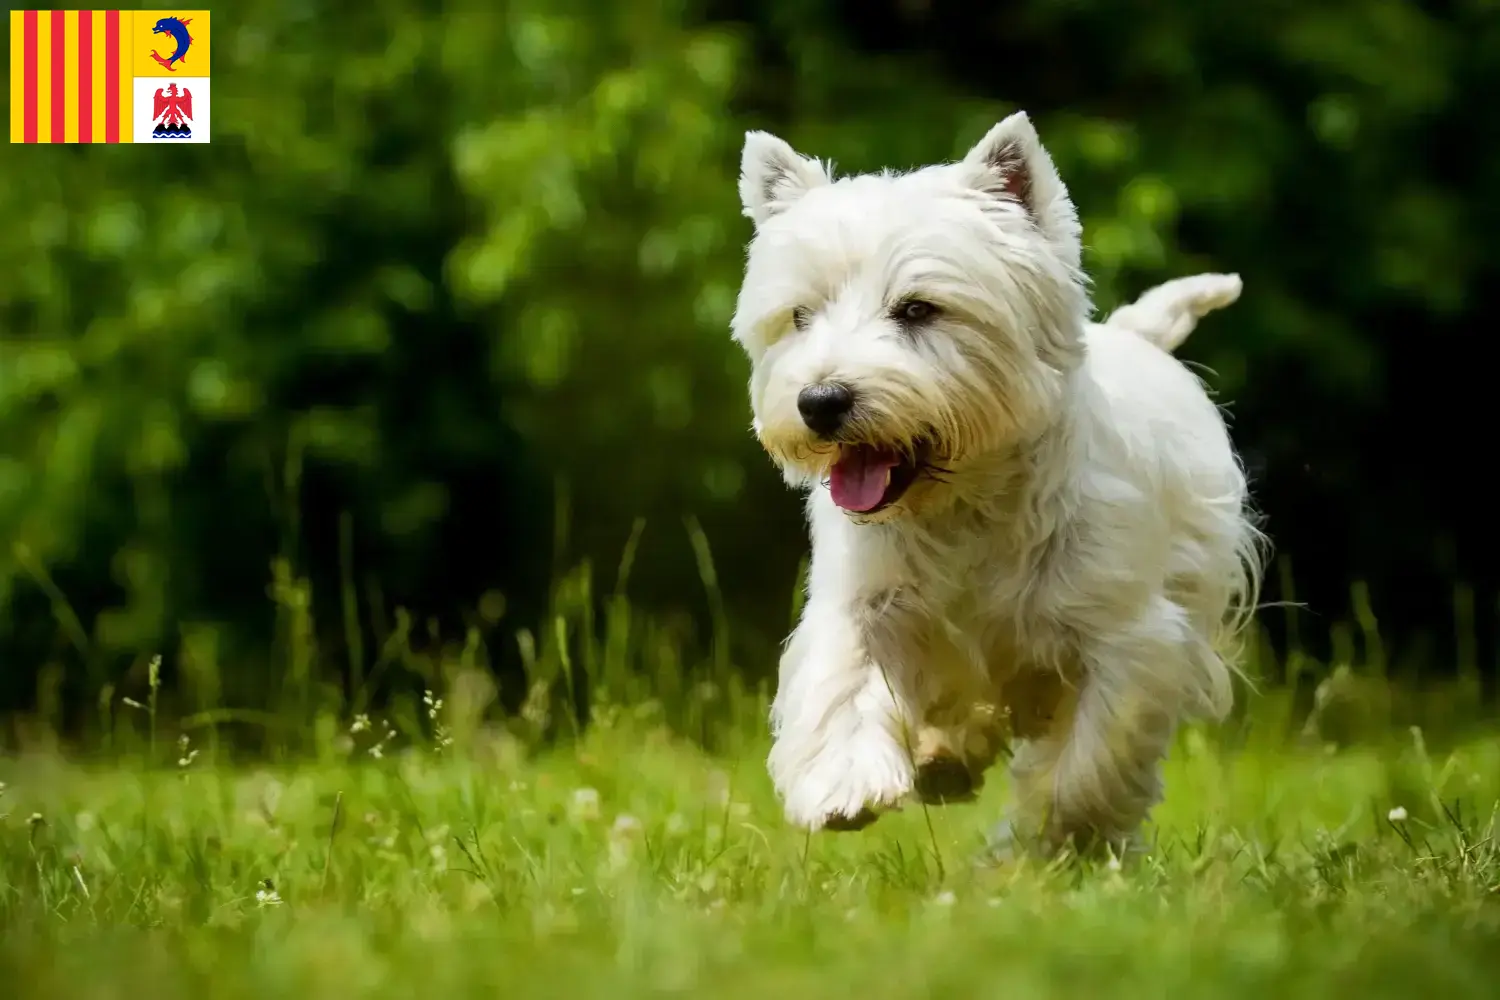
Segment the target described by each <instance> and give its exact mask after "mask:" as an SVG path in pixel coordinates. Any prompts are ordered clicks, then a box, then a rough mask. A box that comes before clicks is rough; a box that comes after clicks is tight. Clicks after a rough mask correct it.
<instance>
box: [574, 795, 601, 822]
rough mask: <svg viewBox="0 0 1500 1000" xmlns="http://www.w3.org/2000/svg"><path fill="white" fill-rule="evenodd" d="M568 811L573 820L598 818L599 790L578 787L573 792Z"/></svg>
mask: <svg viewBox="0 0 1500 1000" xmlns="http://www.w3.org/2000/svg"><path fill="white" fill-rule="evenodd" d="M568 813H569V814H570V815H571V816H572V817H573V819H575V820H591V819H598V818H599V792H598V790H597V789H594V788H580V789H578V790H577V791H575V792H574V793H573V799H572V801H571V802H570V803H569V805H568Z"/></svg>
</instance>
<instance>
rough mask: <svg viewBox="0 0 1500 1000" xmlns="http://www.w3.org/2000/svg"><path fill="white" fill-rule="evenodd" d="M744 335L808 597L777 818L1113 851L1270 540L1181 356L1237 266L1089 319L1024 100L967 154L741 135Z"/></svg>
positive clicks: (792, 654)
mask: <svg viewBox="0 0 1500 1000" xmlns="http://www.w3.org/2000/svg"><path fill="white" fill-rule="evenodd" d="M739 188H740V196H741V199H742V201H743V203H744V210H745V214H746V215H747V216H749V217H750V218H751V219H752V220H753V221H754V224H755V234H754V237H753V239H752V241H751V243H750V247H749V259H748V264H747V267H746V273H745V278H744V284H743V287H742V288H741V291H740V295H739V301H738V305H737V308H736V311H735V315H734V319H733V323H732V326H733V334H734V339H735V340H736V341H737V342H739V343H740V344H741V345H742V346H743V348H744V349H745V351H746V352H747V353H748V354H749V356H750V359H751V362H752V366H753V372H752V375H751V378H750V400H751V404H752V409H753V411H754V423H753V427H754V431H755V434H756V435H757V437H758V438H759V440H760V442H761V443H762V445H763V446H764V447H765V448H766V450H767V451H768V452H769V453H770V455H771V456H772V458H773V459H774V460H775V462H776V463H777V465H779V466H780V468H781V469H782V471H783V473H784V475H785V477H786V479H787V481H788V483H790V484H791V485H793V486H797V487H801V488H804V489H806V490H807V491H808V500H807V513H808V520H809V522H810V525H811V534H812V560H811V566H810V569H809V574H808V592H807V601H806V604H805V606H804V608H803V612H802V617H801V620H800V622H799V624H798V625H797V627H796V629H795V631H794V632H793V633H792V635H791V637H790V638H789V640H788V642H787V646H786V650H785V653H784V656H783V658H782V661H781V665H780V678H779V683H778V689H777V692H776V697H775V701H774V704H773V707H772V711H771V723H772V730H773V734H774V738H775V739H774V745H773V748H772V750H771V754H770V759H769V766H770V772H771V777H772V780H773V781H774V783H775V786H776V789H777V791H778V792H779V794H780V795H781V797H782V799H783V801H784V803H785V808H786V813H787V816H788V819H789V820H791V821H792V822H793V823H796V824H798V825H800V826H803V827H806V828H809V829H820V828H830V829H853V828H858V827H860V826H863V825H865V824H866V823H868V822H870V821H871V820H873V819H874V818H875V817H876V815H877V814H878V813H879V812H880V811H881V810H882V809H890V808H899V807H900V805H901V804H902V803H903V802H905V801H908V800H910V799H912V798H918V799H920V800H922V801H926V802H943V801H955V800H961V799H964V798H969V797H972V795H973V793H974V792H975V791H976V790H977V789H978V788H979V786H980V783H981V782H982V780H983V775H984V772H985V771H986V769H987V768H989V766H990V765H991V764H993V763H994V762H995V760H996V759H997V758H998V757H999V756H1000V755H1001V754H1002V753H1005V754H1007V755H1008V756H1009V758H1010V771H1011V775H1012V779H1013V782H1014V791H1015V795H1014V799H1015V804H1014V807H1013V812H1012V815H1011V816H1010V817H1009V818H1008V820H1007V821H1006V822H1005V823H1003V824H1002V825H1001V827H1000V833H999V835H998V836H999V840H1000V843H999V845H998V846H1000V847H1006V846H1008V847H1009V848H1010V849H1012V850H1015V849H1020V848H1024V849H1035V850H1038V851H1040V852H1041V853H1052V852H1054V851H1055V850H1056V849H1058V848H1060V847H1062V846H1063V845H1064V844H1067V843H1069V842H1071V843H1072V844H1073V845H1074V847H1075V848H1077V849H1080V850H1082V849H1085V847H1087V846H1091V845H1094V846H1096V845H1099V844H1101V843H1109V844H1112V845H1118V846H1122V847H1123V846H1125V845H1126V844H1127V842H1128V841H1129V840H1130V839H1131V837H1132V835H1133V834H1134V832H1135V831H1136V830H1137V829H1138V827H1139V825H1140V823H1141V822H1142V820H1143V819H1144V818H1145V816H1146V814H1147V812H1148V811H1149V810H1150V808H1151V807H1152V806H1153V805H1154V804H1155V803H1156V802H1157V800H1158V799H1159V797H1160V794H1161V784H1160V764H1161V761H1162V759H1163V757H1164V756H1165V754H1166V752H1167V749H1168V744H1169V743H1170V741H1171V739H1172V737H1173V733H1174V730H1175V729H1176V727H1177V725H1178V724H1179V723H1181V722H1182V721H1184V720H1186V719H1190V718H1212V719H1218V718H1222V717H1223V716H1224V714H1225V713H1226V712H1227V711H1228V710H1229V708H1230V706H1231V703H1232V700H1233V686H1232V674H1233V671H1232V667H1231V665H1230V661H1229V660H1228V659H1227V658H1226V657H1227V656H1228V653H1227V649H1226V646H1225V644H1224V640H1226V639H1230V638H1232V637H1233V636H1234V635H1235V634H1236V633H1237V632H1238V631H1239V629H1240V628H1241V627H1242V626H1243V624H1244V623H1245V622H1246V621H1247V619H1248V618H1249V615H1250V614H1251V613H1252V612H1253V609H1254V599H1255V594H1256V591H1257V587H1258V582H1259V579H1260V570H1261V566H1262V551H1261V541H1262V537H1263V536H1261V534H1260V533H1259V532H1258V531H1257V529H1256V527H1255V523H1254V517H1253V515H1252V512H1251V510H1250V508H1249V505H1248V495H1247V487H1246V479H1245V475H1244V473H1243V470H1242V467H1241V465H1240V463H1239V461H1238V459H1237V457H1236V455H1235V453H1234V450H1233V448H1232V445H1231V443H1230V440H1229V436H1228V433H1227V431H1226V429H1225V426H1224V421H1223V419H1222V417H1221V415H1220V413H1219V410H1218V408H1217V407H1216V406H1215V405H1214V403H1213V402H1212V401H1211V400H1210V398H1209V396H1208V394H1207V393H1206V392H1205V390H1204V387H1203V385H1202V384H1201V383H1200V381H1199V380H1198V378H1197V377H1195V376H1194V374H1193V373H1192V372H1190V371H1189V370H1188V369H1187V368H1186V367H1184V366H1183V365H1182V364H1181V363H1180V362H1179V361H1177V360H1176V359H1175V358H1173V357H1172V356H1171V354H1170V353H1169V352H1170V351H1171V350H1172V349H1173V348H1174V347H1176V346H1177V344H1179V343H1180V342H1181V341H1182V340H1183V339H1184V338H1185V337H1186V336H1187V334H1188V333H1189V332H1190V331H1191V330H1192V329H1193V327H1194V325H1195V324H1196V322H1197V320H1198V319H1199V318H1200V317H1201V316H1203V315H1204V314H1205V313H1207V312H1210V311H1212V310H1214V309H1217V308H1220V307H1222V306H1225V305H1228V304H1229V303H1231V302H1233V301H1234V300H1235V299H1236V298H1237V297H1238V296H1239V292H1240V280H1239V278H1238V277H1237V276H1235V275H1220V274H1203V275H1195V276H1192V277H1188V278H1183V279H1179V280H1177V281H1172V282H1169V283H1167V284H1165V285H1161V286H1159V287H1157V288H1155V289H1152V290H1151V291H1150V292H1148V293H1147V294H1146V295H1144V296H1142V297H1141V298H1140V299H1139V300H1138V301H1137V302H1135V303H1133V304H1131V305H1129V306H1126V307H1125V308H1123V309H1121V310H1119V311H1118V312H1116V313H1115V314H1114V315H1112V316H1111V317H1110V318H1109V319H1108V320H1106V321H1105V322H1104V323H1102V324H1101V323H1093V322H1090V318H1089V317H1090V315H1091V311H1092V305H1091V302H1090V299H1089V295H1088V290H1087V279H1086V278H1085V276H1084V274H1083V272H1082V270H1081V261H1080V252H1081V245H1080V227H1079V222H1078V214H1077V211H1076V209H1075V208H1074V206H1073V203H1072V201H1071V200H1070V199H1069V197H1068V193H1067V190H1066V188H1065V187H1064V186H1063V183H1062V180H1061V179H1060V178H1059V176H1058V174H1057V171H1056V169H1055V168H1054V166H1053V163H1052V159H1051V157H1050V156H1049V155H1048V153H1047V151H1046V150H1045V149H1044V148H1043V146H1042V144H1041V142H1040V140H1039V139H1038V138H1037V133H1036V130H1035V129H1034V128H1033V127H1032V124H1031V122H1030V120H1029V119H1028V118H1027V117H1026V115H1025V114H1024V113H1022V114H1015V115H1012V116H1011V117H1009V118H1007V119H1005V120H1004V121H1002V122H1001V123H1000V124H998V125H996V126H995V127H994V128H993V129H991V130H990V132H989V133H988V134H987V135H985V137H984V138H983V139H981V140H980V141H979V143H978V144H977V145H976V146H974V147H973V149H972V150H970V152H969V153H968V154H967V155H966V156H965V157H964V158H963V159H962V160H961V161H959V162H957V163H948V164H941V165H936V166H928V167H924V168H922V169H919V170H915V171H913V172H910V173H902V174H898V173H892V172H885V173H881V174H874V175H861V176H853V177H845V178H840V179H835V178H834V177H833V175H832V173H831V171H830V169H829V167H828V166H827V165H825V164H824V163H822V162H820V161H818V160H815V159H811V158H808V157H805V156H802V155H800V154H799V153H797V152H796V151H795V150H793V149H792V147H791V146H789V145H787V143H785V142H783V141H782V140H780V139H778V138H776V137H774V136H772V135H769V134H766V133H764V132H751V133H749V134H748V135H747V136H746V138H745V148H744V156H743V163H742V174H741V177H740V181H739Z"/></svg>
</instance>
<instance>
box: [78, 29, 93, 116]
mask: <svg viewBox="0 0 1500 1000" xmlns="http://www.w3.org/2000/svg"><path fill="white" fill-rule="evenodd" d="M78 141H79V142H93V141H94V12H93V11H91V10H80V11H79V12H78Z"/></svg>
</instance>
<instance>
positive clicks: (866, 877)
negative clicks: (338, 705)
mask: <svg viewBox="0 0 1500 1000" xmlns="http://www.w3.org/2000/svg"><path fill="white" fill-rule="evenodd" d="M1273 702H1274V699H1271V700H1268V702H1267V704H1272V703H1273ZM431 714H432V716H433V718H434V719H435V720H437V719H440V718H442V717H443V714H442V711H441V710H434V711H433V712H432V713H431ZM753 715H754V713H753V712H752V713H750V716H751V717H752V719H753ZM661 718H662V716H661V714H660V712H659V710H657V709H656V708H654V707H653V706H652V705H651V704H650V703H646V704H645V705H644V706H643V707H641V708H637V709H625V708H605V709H600V710H598V711H596V713H595V720H594V724H593V725H592V726H591V727H590V728H589V729H588V730H587V732H586V733H585V734H584V736H583V737H582V738H581V739H579V740H577V741H576V742H575V741H566V742H564V743H561V744H558V745H555V746H554V747H553V748H552V749H549V750H536V749H534V748H533V747H532V746H531V745H530V744H528V742H527V741H526V740H524V739H517V738H515V737H514V736H511V735H509V734H507V733H506V732H501V731H497V730H487V729H484V728H482V727H473V728H469V729H454V730H450V729H447V728H445V729H443V730H441V731H438V732H437V733H436V737H435V738H434V737H433V736H432V735H431V734H429V736H428V737H427V738H425V739H423V740H420V741H416V742H413V743H411V744H410V745H407V746H406V747H404V748H402V747H399V746H398V745H397V744H398V742H400V741H399V739H397V740H389V739H387V735H386V731H385V729H384V727H383V725H382V724H381V723H379V722H378V721H377V722H376V723H374V724H372V725H368V726H367V725H365V724H364V721H363V720H361V721H360V723H359V724H357V725H355V726H354V727H352V728H354V729H356V730H358V731H357V732H354V733H345V734H341V735H340V738H338V739H335V740H333V741H331V742H330V743H329V749H328V750H327V751H326V752H324V753H322V754H318V755H315V756H314V757H310V758H308V759H307V762H306V763H303V764H300V765H299V764H287V765H284V766H278V767H277V768H275V769H273V770H255V769H237V768H235V767H232V766H229V765H224V766H215V765H214V763H213V762H212V760H210V754H209V753H207V752H205V753H203V754H195V753H194V749H195V748H194V747H193V746H192V745H191V743H188V744H187V745H185V746H182V747H180V748H174V749H178V750H179V753H178V758H179V759H178V760H177V762H176V764H175V766H173V765H172V764H170V763H169V764H168V765H167V766H165V767H158V768H155V769H152V768H147V767H145V766H144V765H140V764H136V765H127V764H121V763H119V762H118V761H117V762H115V763H113V764H110V765H107V766H88V765H84V764H81V763H77V762H72V763H70V762H68V761H66V760H64V759H63V758H61V757H59V756H57V755H54V754H38V755H34V756H28V757H21V758H16V759H12V760H9V761H5V762H3V763H0V780H3V781H4V782H5V789H4V792H3V795H0V928H3V931H0V972H3V973H4V974H5V979H6V981H7V982H8V983H9V991H8V995H11V996H16V997H18V998H19V997H69V998H72V997H90V998H106V997H138V996H143V995H149V996H151V997H152V998H153V1000H155V998H162V1000H168V998H174V997H184V998H187V997H193V998H210V1000H217V998H231V997H247V998H248V997H256V998H264V997H297V998H307V1000H320V998H325V997H327V998H339V1000H351V998H363V997H413V996H428V995H431V996H443V997H459V996H476V997H478V996H485V997H493V996H505V997H525V996H538V997H578V998H585V997H610V998H621V997H635V996H656V995H663V994H682V995H691V996H712V997H724V998H738V997H745V998H750V997H755V998H760V997H767V996H773V997H774V996H782V997H790V996H813V995H822V994H826V993H834V994H837V995H841V996H859V997H926V996H997V997H1006V998H1013V1000H1029V998H1033V997H1036V998H1041V997H1069V998H1072V997H1085V996H1095V995H1104V994H1107V995H1109V996H1111V997H1136V996H1139V997H1175V996H1215V997H1241V996H1243V997H1255V998H1263V997H1266V996H1275V997H1301V996H1308V997H1329V996H1334V995H1335V994H1339V995H1342V994H1345V993H1348V994H1354V995H1359V996H1361V997H1370V996H1391V997H1396V996H1416V995H1417V994H1418V993H1424V994H1425V993H1437V994H1438V995H1440V996H1443V997H1445V1000H1452V998H1457V997H1469V996H1473V997H1481V996H1483V997H1491V996H1493V995H1494V983H1495V982H1496V981H1497V980H1496V977H1497V976H1500V846H1497V845H1496V843H1495V841H1494V840H1493V839H1492V836H1493V834H1494V833H1495V817H1494V804H1495V803H1496V801H1497V800H1500V739H1495V738H1488V737H1477V738H1474V739H1472V740H1470V741H1468V742H1466V743H1463V744H1461V745H1457V746H1454V747H1452V748H1451V749H1448V750H1445V751H1443V752H1441V753H1438V752H1436V751H1429V750H1428V749H1427V748H1426V747H1425V746H1424V745H1423V742H1422V740H1421V737H1420V733H1418V732H1412V733H1403V734H1401V736H1400V738H1399V739H1394V738H1393V739H1392V740H1390V741H1388V742H1385V743H1382V744H1379V745H1372V746H1365V747H1362V748H1352V749H1345V750H1340V751H1336V752H1328V751H1325V750H1324V749H1322V748H1321V747H1314V748H1307V747H1303V746H1297V745H1293V744H1292V743H1289V742H1288V741H1287V740H1285V739H1284V738H1283V737H1281V736H1280V735H1279V729H1278V727H1276V726H1265V727H1261V728H1259V729H1258V728H1256V727H1255V726H1250V727H1248V728H1246V727H1241V729H1240V730H1239V732H1240V734H1241V736H1242V738H1241V739H1240V740H1239V744H1240V745H1238V746H1236V747H1235V748H1233V749H1232V750H1230V749H1226V748H1225V747H1224V746H1223V745H1222V741H1221V739H1220V738H1219V737H1217V736H1215V735H1214V734H1211V733H1207V732H1204V731H1200V730H1189V731H1187V732H1185V733H1184V734H1183V737H1182V739H1181V741H1180V744H1179V746H1178V748H1177V751H1176V752H1175V754H1174V756H1173V758H1172V760H1171V763H1170V765H1169V768H1168V798H1167V800H1166V802H1165V803H1164V804H1163V805H1162V806H1161V807H1160V808H1159V809H1158V810H1157V812H1156V814H1155V816H1154V824H1153V835H1154V837H1155V846H1154V848H1153V850H1152V851H1151V852H1150V854H1149V856H1148V857H1146V858H1145V859H1144V860H1141V861H1137V862H1133V863H1131V864H1129V865H1127V866H1126V867H1125V868H1124V869H1118V868H1117V866H1113V865H1111V864H1109V863H1100V864H1092V863H1091V864H1087V865H1085V864H1082V863H1072V864H1062V865H1055V866H1051V867H1039V866H1035V865H1019V866H1012V867H1009V868H1002V869H991V870H976V869H974V868H973V867H971V865H970V860H971V859H972V858H973V856H974V855H975V853H976V851H977V850H978V848H979V847H980V846H981V844H982V840H983V834H984V831H985V829H986V828H987V827H988V826H989V825H990V824H991V823H992V822H993V821H994V820H995V818H996V817H997V815H998V813H999V811H1000V809H1001V808H1002V805H1003V798H1004V794H1005V790H1004V782H1003V781H1000V780H996V781H993V782H991V787H990V788H989V789H987V791H986V793H985V795H984V796H983V798H982V799H981V801H980V802H978V803H976V804H973V805H967V806H950V807H947V808H944V809H936V810H932V811H931V812H930V813H928V814H924V812H923V811H922V810H921V809H920V808H917V809H911V810H908V811H907V812H906V813H903V814H898V815H893V816H889V817H886V818H884V819H882V820H881V821H880V822H879V823H877V824H876V825H875V826H873V827H871V828H870V829H869V830H867V831H865V832H863V833H858V834H829V835H819V836H815V837H812V838H808V837H806V836H804V835H802V834H800V833H798V832H796V831H793V830H791V829H789V828H787V826H786V825H785V824H784V823H783V822H782V819H781V816H780V811H779V809H778V807H777V805H776V803H775V801H774V799H773V796H772V794H771V791H770V788H769V786H768V782H767V779H766V777H765V774H764V769H763V766H762V763H761V762H762V760H763V759H764V749H765V748H764V745H763V744H762V743H761V742H760V740H761V736H760V734H759V728H760V727H759V726H758V725H756V724H755V723H754V722H753V721H750V722H745V723H741V724H739V725H738V726H737V727H736V728H735V731H734V733H733V734H731V735H732V736H734V737H735V738H734V739H729V740H728V741H727V742H728V745H729V746H730V749H729V750H727V751H726V752H724V753H722V754H720V755H709V754H707V753H705V752H703V751H701V750H700V749H698V748H697V744H695V743H693V744H690V743H687V742H685V741H683V740H681V739H679V738H677V737H675V736H673V735H672V730H671V729H670V728H669V727H667V726H665V725H664V724H662V722H661ZM1253 718H1254V716H1252V720H1253ZM725 725H726V726H728V725H730V724H729V723H726V724H725ZM345 737H347V738H345ZM162 742H165V743H167V744H170V740H164V741H162ZM377 747H378V749H375V750H373V752H372V748H377ZM1393 810H1394V812H1393ZM1393 817H1394V818H1393Z"/></svg>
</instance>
